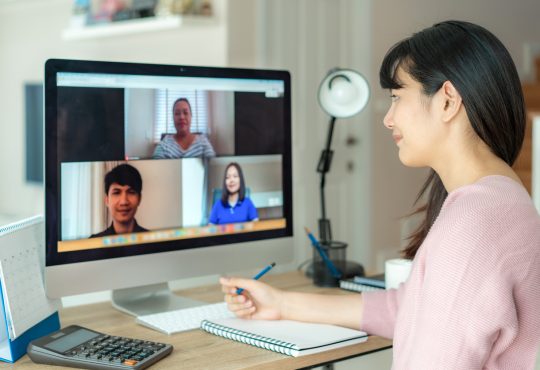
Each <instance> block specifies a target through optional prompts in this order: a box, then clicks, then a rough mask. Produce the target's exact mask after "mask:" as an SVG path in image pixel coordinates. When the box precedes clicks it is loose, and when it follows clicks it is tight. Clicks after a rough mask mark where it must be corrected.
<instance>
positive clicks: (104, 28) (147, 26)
mask: <svg viewBox="0 0 540 370" xmlns="http://www.w3.org/2000/svg"><path fill="white" fill-rule="evenodd" d="M181 24H182V17H181V16H167V17H152V18H142V19H133V20H127V21H118V22H112V23H104V24H96V25H92V26H84V27H71V28H67V29H65V30H64V32H63V33H62V38H63V39H64V40H67V41H70V40H84V39H94V38H102V37H111V36H120V35H128V34H133V33H142V32H149V31H161V30H167V29H173V28H178V27H180V25H181Z"/></svg>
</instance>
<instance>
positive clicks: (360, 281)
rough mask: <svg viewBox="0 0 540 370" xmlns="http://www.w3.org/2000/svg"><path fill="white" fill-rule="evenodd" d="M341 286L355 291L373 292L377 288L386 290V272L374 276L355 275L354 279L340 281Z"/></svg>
mask: <svg viewBox="0 0 540 370" xmlns="http://www.w3.org/2000/svg"><path fill="white" fill-rule="evenodd" d="M339 287H340V288H341V289H345V290H352V291H355V292H372V291H375V290H384V289H385V283H384V274H379V275H373V276H355V277H353V278H352V279H344V280H340V281H339Z"/></svg>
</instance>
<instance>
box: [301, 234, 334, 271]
mask: <svg viewBox="0 0 540 370" xmlns="http://www.w3.org/2000/svg"><path fill="white" fill-rule="evenodd" d="M304 229H305V230H306V233H307V235H308V237H309V240H311V244H312V245H313V247H314V248H315V249H316V250H317V252H319V254H320V255H321V258H322V259H323V261H324V263H325V264H326V267H328V269H329V270H330V273H331V274H332V276H333V277H335V278H336V279H340V278H341V272H339V270H338V269H337V268H336V266H334V264H333V263H332V261H330V258H328V256H327V255H326V253H325V252H324V249H323V248H322V247H321V244H320V243H319V241H318V240H317V239H315V237H314V236H313V234H312V233H311V231H309V229H308V228H307V227H304Z"/></svg>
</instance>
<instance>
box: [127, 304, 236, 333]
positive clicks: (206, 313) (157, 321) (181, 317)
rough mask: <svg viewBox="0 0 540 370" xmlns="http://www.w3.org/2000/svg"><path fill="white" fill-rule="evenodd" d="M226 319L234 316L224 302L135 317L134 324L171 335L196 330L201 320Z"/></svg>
mask: <svg viewBox="0 0 540 370" xmlns="http://www.w3.org/2000/svg"><path fill="white" fill-rule="evenodd" d="M228 317H234V314H233V313H232V312H230V311H229V310H228V309H227V304H226V303H225V302H221V303H213V304H207V305H203V306H197V307H190V308H183V309H181V310H176V311H168V312H160V313H155V314H151V315H142V316H139V317H137V319H136V322H137V323H138V324H141V325H144V326H147V327H149V328H151V329H154V330H157V331H160V332H162V333H165V334H173V333H178V332H181V331H187V330H192V329H198V328H200V326H201V321H203V320H211V319H222V318H228Z"/></svg>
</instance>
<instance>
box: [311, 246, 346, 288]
mask: <svg viewBox="0 0 540 370" xmlns="http://www.w3.org/2000/svg"><path fill="white" fill-rule="evenodd" d="M320 246H321V248H322V249H323V251H324V252H325V253H326V255H327V256H328V258H329V259H330V261H332V263H333V264H334V266H335V267H336V268H337V269H338V270H339V271H340V272H341V273H344V272H345V270H346V267H347V262H346V260H347V259H346V257H347V254H346V250H347V243H343V242H339V241H329V242H322V241H321V242H320ZM313 284H315V285H317V286H325V287H336V286H339V278H336V277H335V276H333V275H332V273H331V271H330V269H329V268H328V266H327V264H326V263H325V262H324V260H323V259H322V257H321V255H320V254H319V252H318V251H317V250H316V249H315V248H313Z"/></svg>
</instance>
